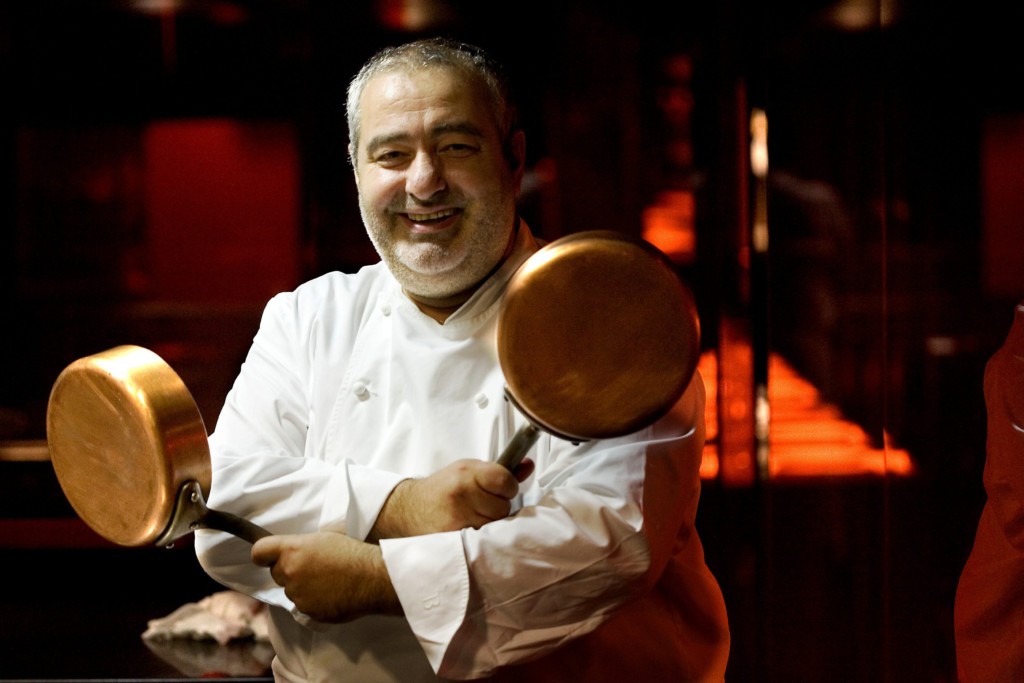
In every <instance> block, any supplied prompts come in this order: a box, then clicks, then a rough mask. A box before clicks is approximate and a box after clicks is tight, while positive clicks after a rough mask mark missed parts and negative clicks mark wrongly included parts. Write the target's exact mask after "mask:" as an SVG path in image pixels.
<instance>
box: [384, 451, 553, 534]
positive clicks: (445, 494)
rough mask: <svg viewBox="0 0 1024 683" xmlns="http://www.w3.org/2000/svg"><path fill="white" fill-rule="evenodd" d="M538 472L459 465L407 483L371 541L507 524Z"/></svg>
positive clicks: (526, 466) (525, 467)
mask: <svg viewBox="0 0 1024 683" xmlns="http://www.w3.org/2000/svg"><path fill="white" fill-rule="evenodd" d="M533 467H534V464H533V461H532V460H529V459H527V460H523V462H522V463H521V464H520V465H519V467H517V468H516V471H515V473H514V474H513V473H512V472H509V471H508V469H506V468H505V467H503V466H501V465H498V464H497V463H493V462H483V461H481V460H457V461H455V462H453V463H452V464H450V465H447V466H446V467H444V468H442V469H440V470H438V471H437V472H435V473H434V474H432V475H430V476H429V477H427V478H425V479H406V480H405V481H403V482H401V483H400V484H399V485H398V486H396V487H395V489H394V491H392V492H391V495H390V496H389V497H388V499H387V501H386V502H385V503H384V507H383V508H382V509H381V511H380V514H379V515H378V516H377V521H376V523H375V524H374V525H373V529H371V530H370V534H369V537H368V540H370V541H378V540H380V539H382V538H405V537H408V536H419V535H421V534H430V533H436V532H440V531H458V530H460V529H466V528H468V527H472V528H474V529H479V528H480V527H482V526H483V525H484V524H487V523H488V522H493V521H494V520H496V519H503V518H505V517H507V516H508V513H509V511H510V510H511V508H512V499H513V498H515V496H516V494H517V493H519V482H521V481H524V480H525V479H526V478H527V477H529V476H530V474H531V473H532V472H533Z"/></svg>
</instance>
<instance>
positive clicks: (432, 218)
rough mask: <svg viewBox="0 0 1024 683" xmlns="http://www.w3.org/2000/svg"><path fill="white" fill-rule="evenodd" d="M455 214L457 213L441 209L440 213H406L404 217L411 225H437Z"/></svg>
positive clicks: (453, 210)
mask: <svg viewBox="0 0 1024 683" xmlns="http://www.w3.org/2000/svg"><path fill="white" fill-rule="evenodd" d="M456 213H458V211H457V210H455V209H443V210H441V211H433V212H431V213H412V212H407V213H406V214H405V217H406V218H408V219H409V220H410V221H412V222H413V223H425V224H431V223H437V222H438V221H443V220H445V219H446V218H450V217H451V216H454V215H455V214H456Z"/></svg>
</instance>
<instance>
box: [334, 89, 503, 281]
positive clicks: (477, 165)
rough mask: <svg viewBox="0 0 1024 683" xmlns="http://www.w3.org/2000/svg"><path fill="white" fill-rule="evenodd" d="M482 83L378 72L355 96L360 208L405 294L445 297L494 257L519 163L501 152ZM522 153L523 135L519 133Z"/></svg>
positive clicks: (479, 275)
mask: <svg viewBox="0 0 1024 683" xmlns="http://www.w3.org/2000/svg"><path fill="white" fill-rule="evenodd" d="M487 102H488V100H487V99H486V97H485V96H484V92H483V89H482V88H481V87H480V86H479V85H477V84H475V83H472V84H470V83H467V82H465V81H464V80H460V79H459V78H458V76H457V75H456V74H452V73H449V72H448V71H443V70H440V69H425V70H419V71H416V72H413V73H397V72H396V73H385V74H381V75H380V76H377V77H375V78H374V79H373V80H371V81H370V82H369V83H367V85H366V88H365V89H364V91H363V93H362V97H361V99H360V103H359V104H360V112H361V119H360V120H361V132H360V136H359V143H358V144H359V149H355V150H350V153H351V155H352V158H353V160H354V166H355V175H356V184H357V186H358V188H359V209H360V212H361V213H362V216H363V222H364V223H365V224H366V229H367V232H368V233H369V235H370V239H371V240H372V242H373V244H374V246H375V247H376V248H377V251H378V252H379V253H380V255H381V258H382V259H383V260H384V262H385V263H386V264H387V266H388V267H389V268H390V269H391V271H392V272H393V273H394V274H395V277H396V278H397V279H398V281H399V282H400V283H401V284H402V286H403V287H404V288H405V289H406V290H407V291H408V292H410V293H411V294H414V295H418V296H422V297H430V298H445V297H450V296H453V295H456V294H459V293H462V292H465V291H467V290H469V289H471V288H473V287H474V286H475V285H476V284H478V283H479V282H480V281H481V280H482V279H483V278H484V277H485V276H486V275H487V274H488V273H489V272H490V271H491V270H492V269H493V268H494V266H495V265H496V264H497V263H498V262H499V261H500V260H501V258H502V256H503V254H504V253H505V250H506V247H507V246H508V244H509V240H510V238H511V233H512V229H513V226H514V222H515V202H516V194H517V192H518V189H519V182H520V179H521V175H522V164H521V163H519V164H518V168H516V169H512V168H510V167H509V164H508V162H507V160H506V158H505V156H504V154H503V148H502V140H501V138H500V135H499V131H498V129H497V126H496V124H495V119H494V115H493V114H492V112H491V111H490V110H489V109H488V106H487ZM515 144H516V149H517V152H518V156H517V158H518V159H522V158H523V157H522V137H521V133H520V134H518V136H517V138H516V140H515Z"/></svg>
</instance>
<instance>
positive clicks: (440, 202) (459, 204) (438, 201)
mask: <svg viewBox="0 0 1024 683" xmlns="http://www.w3.org/2000/svg"><path fill="white" fill-rule="evenodd" d="M437 207H445V208H464V207H465V200H464V198H463V196H462V194H461V193H459V192H452V191H444V192H441V193H439V194H436V195H434V196H432V197H430V198H429V199H417V198H416V197H413V196H412V195H404V196H402V197H398V198H396V199H395V201H393V202H392V203H391V204H390V205H389V206H388V211H391V212H392V213H410V212H412V213H423V212H425V211H430V210H431V209H434V208H437Z"/></svg>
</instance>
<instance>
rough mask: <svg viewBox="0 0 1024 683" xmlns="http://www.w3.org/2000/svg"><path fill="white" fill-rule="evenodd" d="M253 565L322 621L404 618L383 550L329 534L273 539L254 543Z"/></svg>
mask: <svg viewBox="0 0 1024 683" xmlns="http://www.w3.org/2000/svg"><path fill="white" fill-rule="evenodd" d="M252 561H253V562H254V563H256V564H257V565H260V566H262V567H270V575H271V576H273V577H274V581H276V582H277V584H278V585H280V586H283V587H284V592H285V595H287V596H288V598H289V599H290V600H291V601H292V602H294V603H295V606H296V607H297V608H298V609H299V610H300V611H302V612H303V613H305V614H307V615H309V616H310V617H312V618H313V619H316V620H317V621H322V622H327V623H340V622H344V621H350V620H352V619H355V618H357V617H361V616H363V615H366V614H401V613H402V608H401V605H400V604H399V602H398V595H397V594H396V593H395V589H394V587H393V586H392V585H391V579H390V578H389V577H388V572H387V568H386V567H385V566H384V559H383V557H382V556H381V551H380V547H379V546H376V545H371V544H369V543H363V542H362V541H357V540H354V539H352V538H349V537H348V536H345V535H344V534H337V533H330V532H320V533H315V534H297V535H281V536H268V537H266V538H262V539H260V540H259V541H257V542H256V543H255V544H253V547H252Z"/></svg>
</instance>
